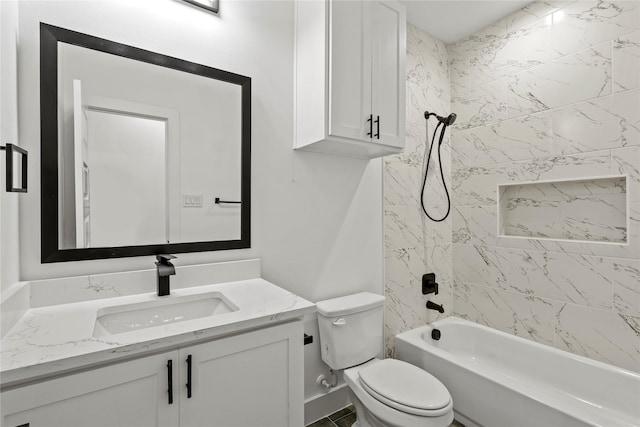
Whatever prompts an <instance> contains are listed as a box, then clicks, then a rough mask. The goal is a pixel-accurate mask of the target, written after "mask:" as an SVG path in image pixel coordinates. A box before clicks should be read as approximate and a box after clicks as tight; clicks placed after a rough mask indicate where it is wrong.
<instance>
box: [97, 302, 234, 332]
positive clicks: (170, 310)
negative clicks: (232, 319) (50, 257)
mask: <svg viewBox="0 0 640 427" xmlns="http://www.w3.org/2000/svg"><path fill="white" fill-rule="evenodd" d="M236 310H238V307H236V306H235V305H234V304H233V303H232V302H231V301H229V300H228V299H227V298H225V297H224V295H222V294H221V293H220V292H210V293H206V294H196V295H187V296H175V297H174V296H169V297H162V298H161V299H158V300H155V301H145V302H140V303H134V304H125V305H117V306H112V307H105V308H102V309H100V310H98V313H97V314H96V323H95V326H94V328H93V336H94V337H102V336H105V335H114V334H120V333H123V332H130V331H135V330H139V329H146V328H153V327H156V326H163V325H169V324H172V323H176V322H184V321H186V320H194V319H200V318H203V317H209V316H217V315H220V314H225V313H231V312H233V311H236Z"/></svg>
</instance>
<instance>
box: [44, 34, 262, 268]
mask: <svg viewBox="0 0 640 427" xmlns="http://www.w3.org/2000/svg"><path fill="white" fill-rule="evenodd" d="M45 30H48V31H51V32H52V33H53V34H54V35H55V48H54V49H55V50H56V53H57V55H56V58H55V59H56V61H55V67H56V70H55V72H56V76H57V77H56V98H55V99H56V105H55V111H56V113H57V119H56V122H55V125H56V126H55V127H56V129H55V133H54V132H53V130H54V129H52V128H51V127H49V126H48V125H47V123H50V122H47V118H45V117H44V115H46V114H48V112H50V111H52V108H49V109H47V108H46V107H47V106H46V105H45V102H46V101H45V100H44V98H43V119H42V120H43V150H44V146H45V144H52V143H54V144H57V159H56V160H57V165H56V166H57V177H56V178H57V183H58V184H57V189H55V188H54V189H52V191H55V190H57V195H56V196H57V197H56V198H57V206H56V209H57V221H56V232H55V237H56V238H57V239H56V240H57V242H56V243H55V249H56V251H59V252H61V253H64V251H69V250H71V252H67V255H69V256H70V255H73V254H75V255H76V256H80V257H81V258H82V259H90V258H97V257H102V255H95V254H96V252H95V251H94V252H92V253H93V255H91V256H90V258H85V257H86V256H89V255H87V254H86V253H85V254H84V255H82V254H81V253H79V252H78V251H75V252H74V250H80V249H89V248H108V249H109V251H105V252H104V253H103V255H104V256H106V257H110V256H129V255H124V254H122V252H120V253H121V254H120V255H111V254H112V253H116V252H118V251H117V250H116V251H114V250H113V249H114V248H120V247H147V249H148V250H147V251H146V252H148V253H150V254H151V253H156V252H158V250H160V248H158V245H161V246H162V248H163V249H166V250H167V251H173V252H184V251H189V248H188V247H187V246H181V247H172V245H176V244H178V245H180V244H184V243H193V242H238V241H240V242H242V243H241V244H240V245H238V244H237V243H236V244H231V245H225V244H218V245H213V246H214V247H211V249H195V248H192V249H193V250H216V249H227V248H235V247H248V224H249V219H248V207H245V205H247V204H248V203H247V201H246V200H244V198H247V195H248V194H249V192H248V185H249V183H248V176H249V172H248V170H247V169H248V168H249V164H248V158H249V157H248V153H249V149H250V148H249V144H250V142H249V141H250V140H249V138H250V135H249V123H248V122H249V116H248V114H250V105H249V102H250V79H249V78H247V77H243V76H239V75H236V74H232V73H228V72H226V71H222V70H217V69H213V68H210V67H205V66H202V65H199V64H193V63H190V62H186V61H182V60H178V59H176V58H171V57H167V56H163V55H160V54H155V53H152V52H148V51H142V50H140V49H137V48H133V47H130V46H126V45H121V44H118V43H114V42H110V41H106V40H102V39H97V38H95V37H91V36H87V35H83V34H80V33H75V32H72V31H69V30H64V29H60V28H57V27H51V26H47V25H46V24H43V28H42V31H43V32H44V31H45ZM45 42H46V40H45ZM47 48H49V49H51V46H49V47H47V46H46V43H45V44H43V45H41V49H47ZM43 57H44V59H45V60H46V58H47V55H45V54H44V53H43ZM43 67H45V68H46V64H43ZM43 71H44V68H43ZM43 78H45V76H43ZM45 95H46V94H45ZM45 98H46V96H45ZM54 135H55V141H54V140H53V139H54V137H53V136H54ZM56 160H54V161H56ZM43 161H46V159H43ZM50 170H51V169H50V168H47V167H46V165H45V164H44V163H43V176H45V175H46V174H47V173H48V172H49V171H50ZM45 192H46V189H45V188H43V205H47V203H49V199H48V198H47V197H46V195H45ZM216 200H218V201H219V200H224V201H234V202H236V203H219V202H216ZM43 209H44V210H46V206H43ZM243 216H246V217H247V218H243ZM47 226H48V223H46V221H45V220H44V219H43V259H44V258H45V253H44V246H45V244H46V245H47V246H48V247H49V248H50V249H52V245H51V240H53V239H52V238H51V237H52V235H54V233H53V232H52V230H48V229H47ZM243 233H244V235H243ZM47 236H48V237H47ZM45 240H46V241H47V242H46V243H45ZM167 246H169V247H167ZM200 247H201V246H199V248H200ZM180 249H183V250H180ZM139 252H145V250H141V249H139V250H138V251H137V252H136V254H138V253H139ZM58 255H60V254H58ZM54 258H55V257H54ZM63 258H64V257H63ZM71 259H77V258H74V257H72V258H71ZM45 262H46V261H45Z"/></svg>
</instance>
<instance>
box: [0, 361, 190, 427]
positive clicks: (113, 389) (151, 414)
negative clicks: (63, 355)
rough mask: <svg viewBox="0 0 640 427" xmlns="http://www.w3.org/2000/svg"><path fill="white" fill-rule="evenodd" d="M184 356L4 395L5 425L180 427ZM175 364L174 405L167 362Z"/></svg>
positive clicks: (95, 372) (128, 364)
mask: <svg viewBox="0 0 640 427" xmlns="http://www.w3.org/2000/svg"><path fill="white" fill-rule="evenodd" d="M177 357H178V351H172V352H168V353H163V354H160V355H155V356H149V357H145V358H142V359H136V360H132V361H129V362H123V363H118V364H116V365H111V366H107V367H104V368H98V369H94V370H91V371H87V372H82V373H78V374H74V375H70V376H67V377H62V378H58V379H53V380H48V381H42V382H40V383H37V384H34V385H30V386H24V387H20V388H18V389H14V390H8V391H4V392H2V394H1V399H2V403H1V405H2V423H1V424H2V426H4V427H16V426H23V425H28V426H29V427H88V426H91V427H131V426H136V427H147V426H148V427H151V426H167V427H168V426H171V427H175V426H177V425H178V414H179V412H178V401H177V395H176V393H177V387H176V384H175V382H176V381H175V380H176V379H177V372H178V371H177V369H176V367H175V365H176V362H177ZM169 360H173V365H174V368H173V378H174V401H173V404H169V402H168V396H169V394H168V368H167V362H168V361H169Z"/></svg>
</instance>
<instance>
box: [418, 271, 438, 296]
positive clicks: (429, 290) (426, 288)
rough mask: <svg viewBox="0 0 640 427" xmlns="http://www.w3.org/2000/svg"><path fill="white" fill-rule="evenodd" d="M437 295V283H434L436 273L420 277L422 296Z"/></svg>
mask: <svg viewBox="0 0 640 427" xmlns="http://www.w3.org/2000/svg"><path fill="white" fill-rule="evenodd" d="M427 294H435V295H438V283H436V273H427V274H423V275H422V295H427Z"/></svg>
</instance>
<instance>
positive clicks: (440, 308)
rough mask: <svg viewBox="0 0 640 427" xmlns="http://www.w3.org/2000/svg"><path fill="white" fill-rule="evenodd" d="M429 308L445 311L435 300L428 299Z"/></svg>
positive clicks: (440, 311)
mask: <svg viewBox="0 0 640 427" xmlns="http://www.w3.org/2000/svg"><path fill="white" fill-rule="evenodd" d="M427 308H428V309H429V310H436V311H438V312H439V313H444V307H443V306H442V305H440V304H436V303H435V302H431V301H427Z"/></svg>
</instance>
